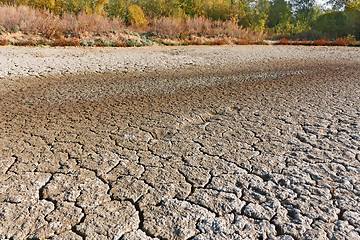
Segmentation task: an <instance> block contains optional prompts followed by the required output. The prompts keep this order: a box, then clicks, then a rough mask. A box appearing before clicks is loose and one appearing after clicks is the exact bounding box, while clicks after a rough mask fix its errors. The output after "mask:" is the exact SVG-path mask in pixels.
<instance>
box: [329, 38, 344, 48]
mask: <svg viewBox="0 0 360 240" xmlns="http://www.w3.org/2000/svg"><path fill="white" fill-rule="evenodd" d="M332 45H334V46H347V43H346V39H345V38H337V39H336V40H334V41H333V42H332Z"/></svg>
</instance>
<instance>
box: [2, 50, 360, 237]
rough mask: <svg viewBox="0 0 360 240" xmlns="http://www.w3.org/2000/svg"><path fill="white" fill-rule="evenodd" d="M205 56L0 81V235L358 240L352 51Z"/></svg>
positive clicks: (358, 110)
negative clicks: (199, 60)
mask: <svg viewBox="0 0 360 240" xmlns="http://www.w3.org/2000/svg"><path fill="white" fill-rule="evenodd" d="M184 49H185V50H184V51H185V52H186V51H190V50H186V48H184ZM209 49H214V48H209ZM218 49H221V51H222V52H223V53H224V55H226V54H227V53H228V55H229V56H230V59H231V60H229V62H227V64H225V63H226V60H224V59H225V57H223V60H221V59H220V63H219V64H218V65H216V64H215V63H214V64H213V65H212V66H211V68H210V69H209V68H206V70H204V68H203V66H202V65H201V64H199V65H189V66H186V67H182V68H181V69H175V70H174V69H171V68H166V66H165V67H159V68H156V69H155V68H153V69H150V70H149V71H136V70H132V71H128V72H126V73H125V72H123V71H122V70H119V71H114V72H103V73H87V74H77V75H71V74H65V75H59V76H48V77H19V78H11V79H10V78H3V79H0V112H1V114H0V136H1V137H0V179H1V181H0V239H122V240H125V239H126V240H132V239H198V240H199V239H289V240H290V239H360V224H359V223H360V67H359V66H360V57H359V56H360V55H357V54H358V52H357V53H356V54H354V53H352V54H353V55H352V61H348V58H349V56H350V55H351V54H348V55H346V54H344V51H348V50H347V48H339V49H336V51H335V53H333V55H329V57H328V58H317V57H318V55H317V54H319V51H323V49H325V48H313V52H314V53H311V52H310V51H309V52H308V53H307V54H308V58H306V57H298V58H297V57H296V55H295V56H294V55H291V56H290V55H285V56H284V59H280V58H274V59H270V60H268V61H267V63H266V65H264V64H263V61H262V59H261V58H260V59H257V61H255V60H254V61H253V62H249V63H248V64H237V63H236V62H234V59H235V60H236V56H235V57H234V56H233V55H231V53H232V52H234V51H235V52H236V51H238V52H241V51H239V50H238V49H235V50H234V48H229V50H226V49H227V48H225V47H224V48H218ZM266 49H268V50H265V51H269V52H268V53H269V55H270V52H271V51H272V50H271V48H266ZM273 49H275V50H276V49H277V48H276V47H274V48H273ZM280 49H287V50H286V51H290V49H291V48H280ZM145 51H148V50H145ZM149 51H150V50H149ZM166 51H173V48H167V50H166ZM214 51H215V52H216V51H217V50H214ZM226 51H228V52H226ZM247 51H249V52H251V51H252V50H247ZM254 51H255V52H256V51H257V50H254ZM286 51H285V52H286ZM351 51H355V52H356V51H358V50H351ZM264 54H265V55H266V54H267V53H266V52H265V53H264ZM311 54H313V55H311ZM210 55H211V54H210ZM145 56H147V55H146V54H145ZM184 56H186V54H184ZM231 56H232V57H233V58H231ZM165 65H166V64H165ZM115 70H116V69H115Z"/></svg>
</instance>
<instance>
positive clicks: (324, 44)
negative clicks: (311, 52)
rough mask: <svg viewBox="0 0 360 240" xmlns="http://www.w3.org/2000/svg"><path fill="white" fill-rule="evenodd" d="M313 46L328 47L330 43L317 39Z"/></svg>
mask: <svg viewBox="0 0 360 240" xmlns="http://www.w3.org/2000/svg"><path fill="white" fill-rule="evenodd" d="M314 45H315V46H328V45H330V41H328V40H326V39H318V40H315V41H314Z"/></svg>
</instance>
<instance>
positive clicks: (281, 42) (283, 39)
mask: <svg viewBox="0 0 360 240" xmlns="http://www.w3.org/2000/svg"><path fill="white" fill-rule="evenodd" d="M277 44H278V45H290V44H291V40H289V39H286V38H282V39H280V40H279V42H278V43H277Z"/></svg>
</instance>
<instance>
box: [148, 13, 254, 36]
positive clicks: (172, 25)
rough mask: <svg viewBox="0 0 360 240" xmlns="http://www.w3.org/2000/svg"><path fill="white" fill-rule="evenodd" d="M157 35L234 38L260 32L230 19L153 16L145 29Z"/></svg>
mask: <svg viewBox="0 0 360 240" xmlns="http://www.w3.org/2000/svg"><path fill="white" fill-rule="evenodd" d="M147 30H148V31H149V32H153V33H155V34H156V35H158V36H159V37H165V38H179V39H184V38H186V37H189V36H191V35H196V36H211V37H215V36H223V37H235V38H259V37H260V36H259V35H261V34H259V33H255V32H253V31H250V30H247V29H244V28H242V27H241V26H239V25H238V24H236V23H234V22H231V21H225V22H223V21H211V20H209V19H206V18H204V17H194V18H189V19H186V20H183V19H174V18H166V17H162V18H155V19H152V20H151V21H150V24H149V26H148V29H147Z"/></svg>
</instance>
